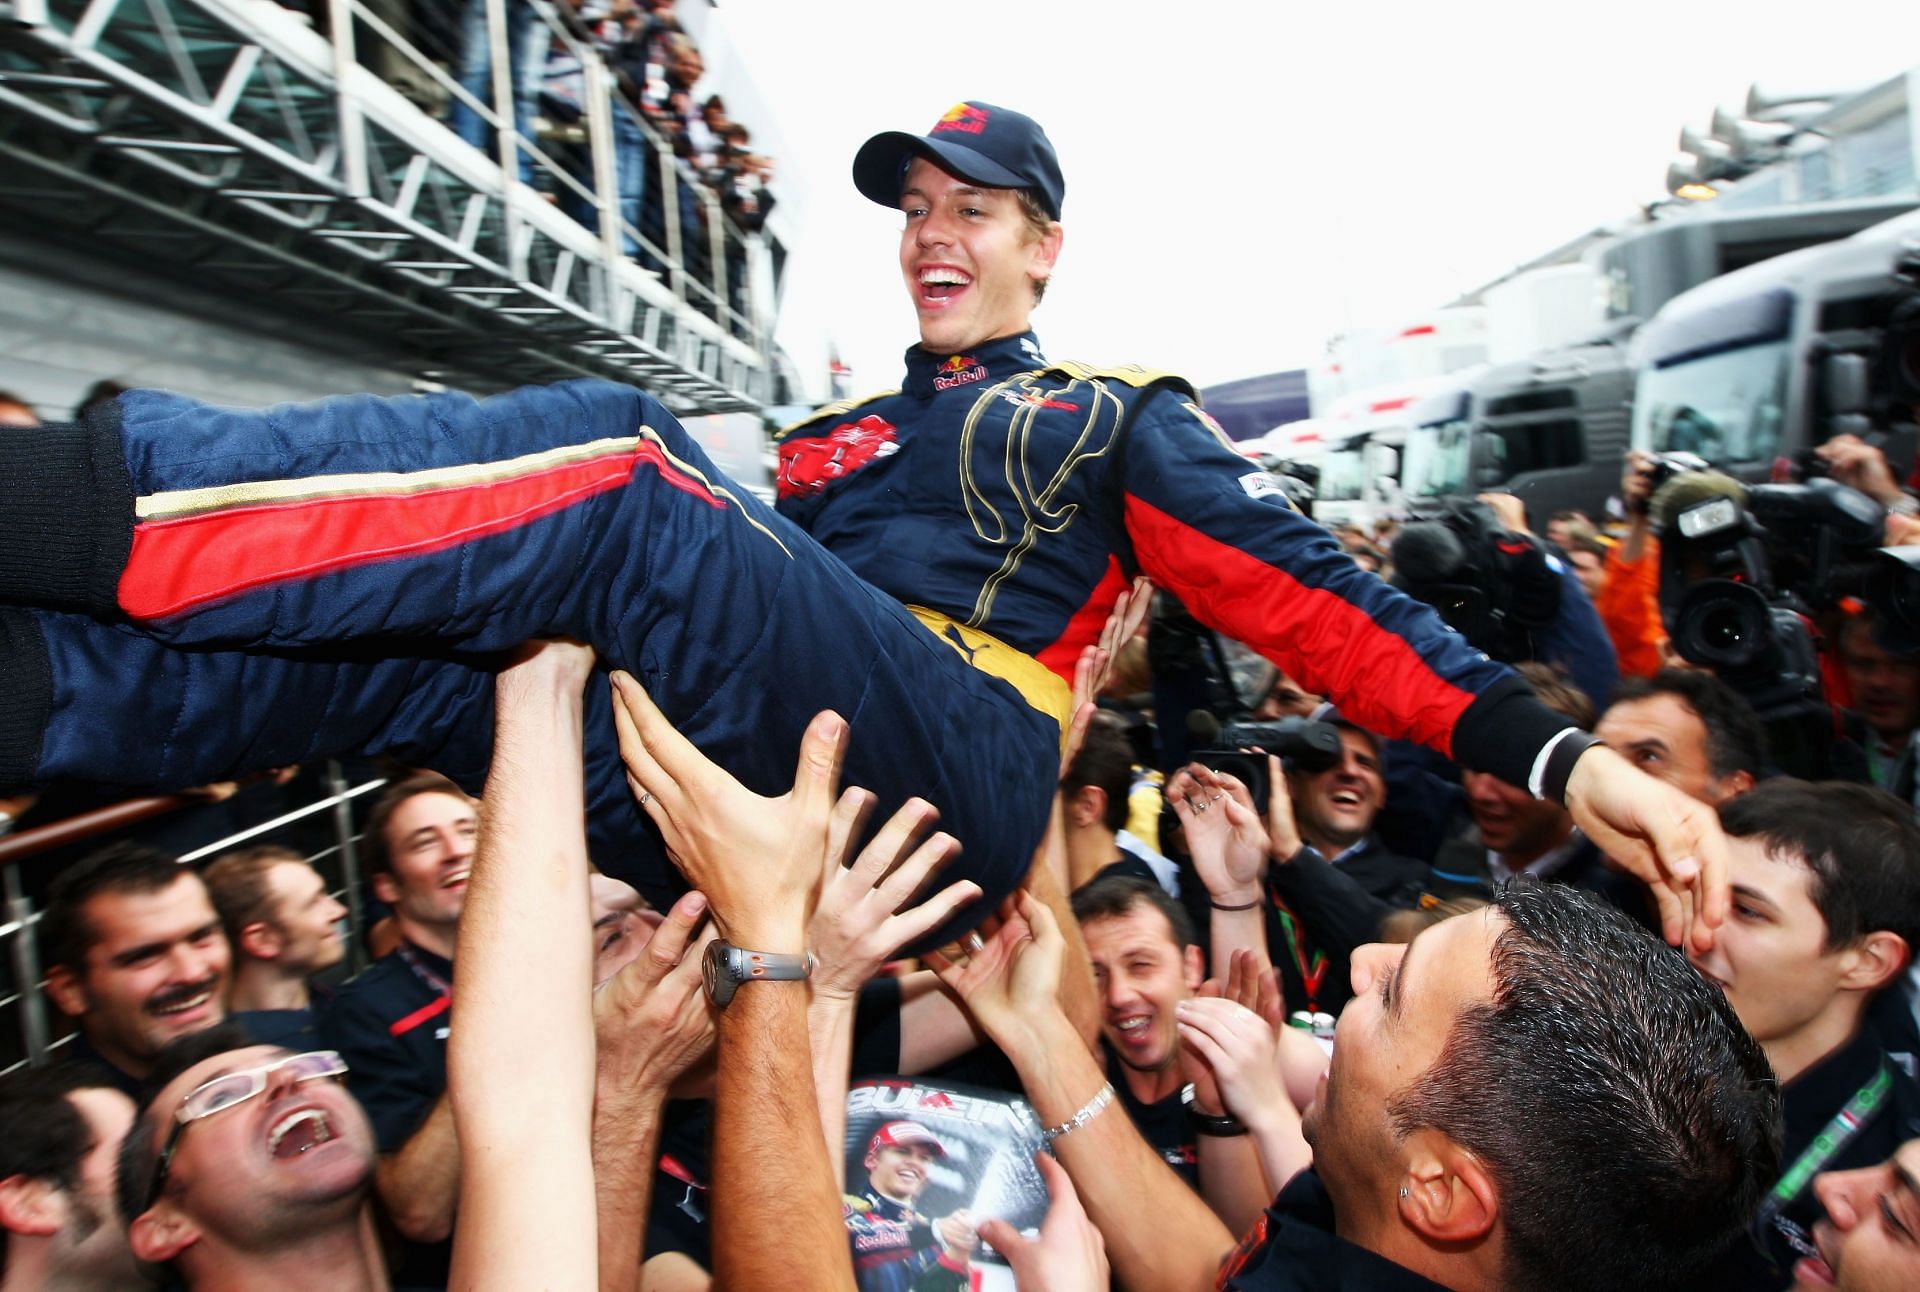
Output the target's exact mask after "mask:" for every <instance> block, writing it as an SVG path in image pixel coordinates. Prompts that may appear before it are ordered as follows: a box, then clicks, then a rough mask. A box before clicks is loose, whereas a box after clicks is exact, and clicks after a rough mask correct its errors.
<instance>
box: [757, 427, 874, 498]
mask: <svg viewBox="0 0 1920 1292" xmlns="http://www.w3.org/2000/svg"><path fill="white" fill-rule="evenodd" d="M899 441H900V432H899V430H898V429H897V428H896V427H895V426H894V425H893V423H892V422H889V421H886V420H884V419H882V418H879V417H874V416H871V415H869V416H867V417H863V418H861V419H860V420H859V421H857V422H847V423H845V424H844V425H841V426H836V427H834V428H833V429H832V430H831V431H829V432H827V433H826V434H825V435H822V436H818V437H816V438H813V439H806V440H800V441H798V442H797V443H793V444H789V445H786V446H784V447H783V448H782V449H781V450H780V481H779V490H780V496H781V497H782V498H807V497H811V496H812V495H814V494H817V493H819V492H820V491H821V490H822V489H825V488H826V487H827V486H828V485H830V484H832V483H833V482H834V481H835V480H842V479H845V478H846V477H847V476H850V475H852V474H853V473H854V472H855V471H858V470H859V469H860V468H861V467H863V466H865V465H867V463H869V462H871V461H873V460H874V459H875V458H884V457H891V456H892V455H893V454H895V453H898V452H899V451H900V442H899Z"/></svg>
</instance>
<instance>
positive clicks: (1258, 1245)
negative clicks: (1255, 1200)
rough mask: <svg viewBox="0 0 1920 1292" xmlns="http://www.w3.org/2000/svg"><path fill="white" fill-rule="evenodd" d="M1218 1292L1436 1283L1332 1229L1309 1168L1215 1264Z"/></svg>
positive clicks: (1369, 1290) (1356, 1289)
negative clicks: (1217, 1266)
mask: <svg viewBox="0 0 1920 1292" xmlns="http://www.w3.org/2000/svg"><path fill="white" fill-rule="evenodd" d="M1217 1286H1218V1287H1219V1288H1220V1289H1221V1292H1427V1290H1428V1289H1437V1288H1439V1286H1440V1285H1439V1284H1438V1283H1435V1282H1432V1281H1431V1280H1429V1279H1426V1278H1423V1277H1422V1276H1420V1275H1418V1274H1415V1273H1414V1272H1413V1271H1412V1270H1410V1269H1407V1268H1406V1267H1405V1266H1403V1265H1396V1264H1394V1263H1393V1262H1392V1261H1390V1260H1388V1259H1387V1258H1386V1257H1384V1256H1376V1255H1375V1254H1374V1253H1372V1252H1370V1251H1368V1250H1367V1249H1366V1248H1364V1247H1359V1246H1356V1245H1355V1244H1353V1243H1350V1242H1348V1241H1347V1240H1346V1239H1344V1238H1342V1237H1340V1236H1339V1235H1338V1234H1337V1233H1335V1232H1334V1216H1333V1201H1332V1199H1330V1198H1329V1197H1328V1196H1327V1188H1326V1186H1325V1185H1324V1184H1322V1183H1321V1182H1320V1177H1319V1176H1318V1175H1317V1174H1315V1172H1314V1171H1313V1170H1312V1168H1308V1169H1307V1170H1305V1171H1302V1172H1300V1174H1298V1175H1296V1176H1294V1177H1293V1179H1292V1180H1290V1181H1289V1182H1288V1183H1287V1187H1286V1188H1284V1189H1282V1190H1281V1191H1280V1196H1279V1197H1277V1198H1275V1199H1274V1200H1273V1205H1272V1206H1271V1207H1269V1208H1267V1210H1266V1213H1265V1214H1264V1215H1262V1216H1261V1217H1260V1220H1259V1222H1258V1223H1257V1224H1255V1225H1254V1227H1253V1229H1252V1231H1251V1232H1249V1233H1248V1234H1247V1236H1246V1237H1245V1238H1243V1239H1241V1241H1240V1245H1239V1247H1237V1248H1236V1249H1235V1250H1234V1252H1233V1254H1232V1255H1231V1256H1229V1257H1228V1258H1227V1262H1226V1264H1225V1265H1223V1266H1221V1268H1220V1280H1219V1283H1218V1284H1217Z"/></svg>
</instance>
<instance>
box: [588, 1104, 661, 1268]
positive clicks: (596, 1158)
mask: <svg viewBox="0 0 1920 1292" xmlns="http://www.w3.org/2000/svg"><path fill="white" fill-rule="evenodd" d="M665 1101H666V1096H665V1095H664V1094H649V1093H647V1092H644V1091H635V1092H632V1093H630V1094H629V1093H626V1092H616V1091H608V1090H605V1089H603V1090H601V1092H600V1094H599V1097H598V1098H596V1099H595V1101H594V1124H593V1194H594V1209H595V1212H596V1214H597V1216H598V1218H599V1226H598V1230H599V1235H598V1236H599V1250H600V1292H637V1289H638V1288H639V1287H640V1266H641V1265H642V1264H643V1263H644V1262H645V1260H646V1234H647V1208H648V1207H649V1206H651V1205H652V1203H653V1164H654V1159H655V1158H656V1157H657V1156H659V1152H660V1110H661V1107H662V1105H663V1104H664V1103H665Z"/></svg>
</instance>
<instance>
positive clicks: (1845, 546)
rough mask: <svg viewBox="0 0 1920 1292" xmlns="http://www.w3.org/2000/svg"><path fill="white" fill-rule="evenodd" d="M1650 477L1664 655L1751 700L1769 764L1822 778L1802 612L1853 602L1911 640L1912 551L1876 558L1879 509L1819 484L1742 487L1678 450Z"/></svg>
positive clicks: (1816, 669) (1816, 696) (1825, 739)
mask: <svg viewBox="0 0 1920 1292" xmlns="http://www.w3.org/2000/svg"><path fill="white" fill-rule="evenodd" d="M1810 461H1811V460H1810ZM1654 474H1655V477H1656V479H1659V480H1660V481H1661V484H1660V485H1659V488H1658V491H1657V493H1655V495H1654V496H1653V499H1652V506H1651V512H1652V514H1653V516H1654V520H1655V526H1656V528H1657V529H1658V531H1659V533H1660V614H1661V618H1662V619H1663V620H1664V621H1665V623H1666V626H1667V632H1668V635H1669V637H1670V638H1671V639H1672V641H1673V647H1674V650H1675V651H1677V652H1678V653H1679V654H1680V656H1681V658H1683V659H1685V660H1687V661H1689V662H1690V663H1694V664H1698V665H1700V666H1702V667H1705V668H1710V669H1712V670H1713V671H1714V673H1715V674H1717V675H1718V676H1719V677H1720V678H1721V680H1723V681H1725V682H1726V683H1727V684H1728V685H1730V686H1732V687H1733V688H1734V689H1735V690H1737V691H1739V692H1740V693H1741V694H1742V695H1744V696H1745V697H1746V698H1747V700H1748V701H1749V702H1751V703H1752V704H1753V706H1754V708H1755V709H1756V710H1757V711H1758V712H1759V714H1760V717H1761V719H1762V721H1763V722H1765V723H1766V724H1767V728H1768V733H1769V736H1770V737H1771V739H1772V743H1773V745H1774V755H1775V760H1776V761H1777V762H1779V763H1780V764H1781V766H1782V768H1783V770H1787V771H1791V772H1794V773H1795V774H1799V775H1811V776H1816V777H1818V776H1825V775H1829V774H1831V773H1830V766H1829V764H1828V761H1827V748H1828V746H1829V745H1830V743H1831V734H1832V722H1831V715H1830V713H1829V711H1828V708H1827V705H1826V703H1825V699H1824V695H1823V690H1822V686H1821V673H1820V660H1819V654H1818V652H1817V650H1816V649H1815V646H1814V638H1813V631H1812V629H1811V626H1810V616H1811V615H1812V614H1813V613H1814V612H1815V611H1817V610H1820V609H1822V608H1824V607H1827V606H1829V605H1832V604H1833V603H1834V602H1835V601H1837V600H1839V599H1840V598H1841V597H1843V596H1859V597H1863V598H1864V599H1865V600H1867V602H1868V603H1869V604H1871V605H1872V606H1874V608H1875V609H1876V610H1878V611H1879V613H1880V619H1881V622H1882V629H1883V633H1882V635H1883V637H1886V638H1889V639H1890V640H1889V641H1888V643H1887V644H1888V646H1889V648H1890V649H1894V648H1896V647H1898V646H1899V644H1900V643H1901V642H1902V641H1905V642H1906V643H1908V645H1907V649H1912V648H1914V647H1915V646H1920V550H1913V549H1903V550H1904V551H1905V552H1906V553H1907V555H1905V556H1903V555H1902V554H1901V551H1899V550H1897V551H1893V552H1888V551H1883V550H1881V549H1880V547H1879V544H1880V541H1881V538H1882V535H1883V533H1884V530H1885V525H1886V513H1885V511H1884V510H1883V509H1882V508H1881V506H1880V505H1879V504H1878V503H1876V502H1874V501H1873V500H1872V499H1870V498H1868V497H1867V496H1866V495H1865V494H1862V493H1860V492H1859V491H1858V490H1855V489H1850V488H1848V487H1847V486H1845V485H1843V484H1840V483H1839V482H1838V481H1836V480H1833V479H1831V478H1827V477H1825V476H1821V475H1812V473H1811V472H1809V474H1810V475H1812V478H1809V479H1806V480H1803V481H1802V482H1800V483H1792V484H1762V485H1742V484H1741V483H1740V482H1739V481H1736V480H1734V479H1732V478H1731V477H1728V476H1725V475H1722V474H1720V473H1719V472H1717V471H1713V470H1710V469H1707V468H1706V467H1705V464H1704V463H1702V462H1701V461H1700V459H1698V458H1695V457H1693V456H1692V455H1691V454H1666V455H1662V456H1661V457H1660V458H1657V459H1656V460H1655V465H1654Z"/></svg>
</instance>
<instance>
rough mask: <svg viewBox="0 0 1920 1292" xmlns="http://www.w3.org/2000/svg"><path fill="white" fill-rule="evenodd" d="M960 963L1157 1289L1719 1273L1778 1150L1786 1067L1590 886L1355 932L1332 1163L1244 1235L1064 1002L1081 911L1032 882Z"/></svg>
mask: <svg viewBox="0 0 1920 1292" xmlns="http://www.w3.org/2000/svg"><path fill="white" fill-rule="evenodd" d="M995 937H996V938H997V939H1000V940H1001V941H1002V942H1003V944H1004V945H1000V946H996V947H995V948H994V949H993V950H992V951H991V952H989V953H988V954H987V955H985V956H982V957H976V958H977V959H980V960H982V961H984V962H986V963H989V964H991V965H993V966H994V967H993V968H992V969H979V970H976V969H974V968H973V967H972V966H948V967H947V968H946V969H945V970H943V973H944V976H945V977H946V978H947V981H948V982H949V983H950V984H951V985H952V986H954V988H955V989H956V990H958V991H960V992H962V993H963V995H964V996H965V997H966V999H967V1001H968V1004H969V1007H970V1008H971V1009H972V1010H973V1012H974V1017H975V1020H976V1021H977V1022H978V1023H979V1024H980V1025H981V1026H982V1027H984V1028H985V1029H986V1031H987V1032H988V1034H989V1035H990V1036H991V1037H992V1038H993V1040H994V1041H995V1042H996V1043H997V1044H999V1046H1000V1047H1001V1048H1002V1049H1003V1050H1005V1051H1006V1053H1007V1054H1008V1056H1009V1057H1010V1058H1011V1059H1012V1060H1013V1062H1014V1064H1015V1066H1016V1067H1017V1068H1018V1069H1019V1072H1020V1077H1021V1081H1022V1084H1023V1085H1024V1086H1025V1088H1026V1092H1027V1097H1028V1099H1029V1101H1030V1102H1031V1103H1032V1104H1033V1107H1034V1112H1035V1114H1036V1115H1037V1117H1038V1118H1039V1121H1040V1123H1041V1125H1043V1126H1047V1127H1051V1128H1054V1129H1053V1130H1051V1131H1050V1132H1049V1136H1050V1138H1051V1141H1052V1147H1053V1151H1054V1153H1055V1155H1056V1156H1057V1157H1058V1159H1059V1160H1060V1162H1061V1163H1062V1164H1063V1165H1064V1166H1065V1167H1066V1169H1067V1172H1068V1174H1069V1175H1070V1176H1071V1177H1072V1179H1073V1183H1074V1186H1075V1187H1076V1189H1077V1190H1078V1192H1079V1195H1080V1199H1081V1201H1082V1202H1083V1203H1084V1204H1085V1206H1086V1209H1087V1212H1088V1214H1089V1215H1090V1216H1091V1217H1092V1219H1093V1221H1094V1223H1095V1224H1096V1225H1097V1226H1098V1227H1099V1229H1100V1232H1101V1235H1102V1236H1103V1237H1104V1239H1105V1242H1106V1249H1107V1255H1108V1257H1109V1259H1110V1260H1111V1261H1112V1263H1113V1272H1114V1275H1115V1277H1116V1281H1117V1282H1119V1283H1122V1284H1124V1285H1126V1286H1128V1287H1139V1288H1153V1289H1155V1290H1156V1292H1200V1290H1201V1289H1209V1288H1216V1287H1217V1288H1222V1289H1229V1290H1230V1292H1269V1290H1277V1289H1286V1288H1308V1287H1315V1288H1318V1287H1353V1288H1362V1287H1364V1288H1368V1289H1401V1288H1406V1289H1415V1288H1418V1289H1429V1288H1434V1287H1447V1288H1454V1289H1495V1288H1516V1289H1555V1290H1556V1292H1617V1289H1620V1288H1626V1287H1632V1288H1636V1289H1668V1288H1686V1287H1691V1286H1694V1285H1695V1284H1696V1283H1697V1281H1698V1280H1699V1279H1700V1277H1701V1275H1702V1274H1703V1273H1704V1272H1705V1271H1706V1269H1707V1268H1708V1267H1709V1265H1710V1264H1711V1262H1712V1261H1713V1260H1714V1259H1715V1258H1717V1257H1718V1256H1719V1255H1720V1253H1721V1252H1722V1251H1724V1250H1725V1249H1726V1247H1727V1246H1728V1244H1729V1243H1731V1242H1733V1241H1735V1240H1736V1239H1737V1238H1738V1237H1739V1235H1740V1234H1741V1232H1742V1228H1743V1226H1744V1225H1745V1223H1746V1221H1747V1219H1748V1218H1749V1217H1750V1216H1751V1215H1752V1214H1753V1211H1754V1209H1755V1207H1756V1206H1758V1205H1759V1202H1760V1199H1761V1195H1762V1191H1763V1190H1764V1189H1765V1187H1766V1183H1767V1182H1768V1181H1770V1180H1772V1179H1773V1178H1774V1176H1775V1174H1776V1173H1777V1170H1778V1164H1779V1141H1778V1121H1779V1107H1780V1105H1779V1090H1778V1086H1777V1084H1776V1083H1775V1081H1774V1079H1773V1076H1772V1073H1771V1072H1770V1071H1769V1070H1768V1068H1767V1061H1766V1056H1765V1055H1764V1054H1763V1053H1762V1052H1761V1050H1760V1048H1759V1047H1758V1046H1757V1045H1756V1044H1755V1043H1754V1042H1753V1040H1752V1039H1751V1038H1750V1037H1749V1036H1748V1035H1747V1034H1746V1032H1745V1031H1744V1030H1743V1029H1742V1028H1741V1026H1740V1023H1739V1020H1738V1019H1737V1018H1735V1017H1734V1014H1733V1011H1732V1009H1730V1008H1729V1007H1728V1005H1727V1002H1726V1000H1725V998H1723V997H1722V996H1721V994H1720V993H1719V992H1717V991H1715V990H1713V988H1712V987H1711V985H1710V984H1708V983H1706V982H1705V981H1703V980H1702V979H1701V978H1700V976H1699V975H1698V974H1696V973H1695V972H1693V970H1692V969H1691V968H1690V967H1689V966H1688V965H1687V962H1686V961H1685V959H1684V958H1683V957H1682V956H1680V955H1679V954H1678V953H1677V952H1675V951H1673V950H1672V949H1670V948H1668V947H1665V946H1662V945H1661V944H1660V943H1659V942H1658V941H1656V940H1655V939H1653V938H1652V937H1650V936H1649V935H1648V934H1647V933H1646V932H1645V931H1644V930H1642V929H1640V928H1638V927H1636V926H1635V925H1634V924H1633V923H1632V922H1631V921H1630V920H1628V919H1627V918H1626V917H1625V916H1623V915H1622V914H1620V913H1619V912H1618V911H1615V910H1613V909H1611V908H1609V907H1607V906H1605V905H1604V904H1603V903H1600V902H1598V901H1596V900H1595V899H1594V898H1593V897H1592V896H1591V895H1590V894H1587V893H1583V892H1581V891H1579V890H1577V889H1573V888H1569V887H1567V886H1565V885H1561V884H1541V883H1537V882H1533V881H1526V880H1523V881H1520V882H1517V883H1515V884H1513V885H1511V886H1509V887H1508V888H1507V889H1505V890H1504V891H1502V892H1501V893H1500V895H1499V896H1498V898H1497V899H1496V900H1495V902H1494V904H1493V905H1492V906H1491V907H1489V908H1486V909H1484V910H1479V911H1474V912H1471V913H1469V914H1466V915H1460V916H1456V917H1454V918H1453V919H1450V920H1446V921H1444V922H1442V923H1440V924H1437V925H1434V926H1433V927H1432V928H1429V929H1427V930H1426V931H1425V932H1423V933H1421V934H1420V935H1419V936H1417V937H1416V938H1415V939H1414V940H1413V942H1412V943H1411V944H1409V945H1408V946H1407V947H1406V948H1404V950H1403V949H1401V948H1389V947H1370V948H1367V949H1366V950H1365V952H1364V953H1363V954H1361V955H1358V956H1356V958H1355V964H1354V991H1355V995H1354V1000H1353V1003H1352V1004H1351V1005H1349V1006H1348V1007H1347V1009H1346V1011H1345V1012H1344V1013H1343V1014H1342V1015H1341V1017H1340V1024H1339V1030H1338V1033H1337V1035H1336V1039H1335V1043H1334V1048H1333V1059H1332V1064H1331V1066H1330V1068H1329V1069H1328V1071H1327V1074H1326V1079H1325V1083H1324V1084H1323V1085H1322V1086H1321V1087H1320V1089H1319V1094H1318V1095H1317V1097H1316V1098H1315V1099H1314V1101H1313V1102H1312V1103H1311V1104H1310V1105H1309V1106H1308V1108H1307V1110H1306V1117H1305V1120H1306V1127H1305V1129H1306V1133H1307V1138H1308V1140H1309V1142H1310V1143H1311V1144H1312V1146H1313V1154H1314V1157H1313V1166H1312V1167H1311V1168H1309V1169H1307V1170H1305V1171H1302V1172H1301V1173H1299V1174H1298V1175H1296V1176H1295V1177H1294V1178H1293V1179H1292V1180H1291V1181H1290V1182H1286V1183H1285V1184H1284V1187H1283V1188H1282V1190H1281V1193H1280V1196H1279V1197H1278V1198H1277V1199H1275V1201H1274V1203H1273V1205H1272V1206H1271V1207H1270V1208H1269V1209H1268V1211H1267V1213H1266V1215H1265V1217H1264V1218H1263V1219H1262V1220H1261V1222H1260V1223H1259V1224H1258V1225H1256V1226H1255V1227H1254V1229H1253V1230H1252V1232H1250V1233H1249V1234H1247V1235H1246V1237H1245V1238H1244V1239H1242V1240H1241V1242H1240V1243H1239V1245H1238V1246H1237V1247H1235V1245H1234V1240H1233V1237H1232V1235H1231V1234H1229V1233H1228V1231H1227V1230H1226V1229H1225V1228H1224V1227H1223V1226H1222V1225H1221V1224H1220V1223H1219V1222H1218V1221H1216V1220H1215V1219H1214V1218H1213V1217H1212V1216H1211V1215H1210V1214H1209V1213H1208V1212H1207V1211H1206V1210H1205V1208H1204V1207H1202V1206H1200V1205H1199V1204H1198V1202H1197V1201H1196V1200H1193V1199H1191V1198H1190V1197H1189V1196H1187V1195H1186V1191H1185V1190H1183V1189H1181V1188H1179V1187H1178V1185H1177V1184H1176V1182H1175V1180H1174V1177H1173V1176H1172V1175H1171V1174H1170V1173H1169V1172H1168V1171H1167V1170H1166V1169H1165V1167H1164V1165H1163V1164H1162V1163H1161V1162H1160V1160H1159V1158H1158V1155H1157V1154H1155V1153H1153V1152H1152V1150H1151V1149H1150V1148H1149V1147H1148V1146H1147V1144H1146V1143H1145V1141H1144V1140H1142V1139H1141V1138H1140V1136H1139V1134H1138V1132H1137V1131H1135V1130H1134V1129H1133V1128H1132V1126H1131V1125H1130V1124H1129V1123H1128V1122H1127V1121H1126V1119H1125V1118H1116V1117H1113V1116H1112V1115H1111V1114H1110V1113H1107V1112H1104V1111H1103V1110H1104V1109H1105V1106H1106V1102H1107V1098H1108V1096H1107V1094H1106V1092H1105V1091H1104V1090H1103V1088H1102V1085H1101V1074H1100V1071H1099V1069H1098V1067H1097V1065H1096V1064H1095V1062H1094V1060H1093V1059H1092V1057H1091V1056H1089V1055H1088V1054H1087V1053H1086V1050H1085V1049H1084V1048H1083V1047H1081V1046H1078V1045H1073V1044H1070V1043H1069V1038H1070V1036H1071V1032H1070V1029H1069V1028H1068V1027H1067V1025H1066V1023H1065V1020H1064V1018H1063V1017H1061V1016H1060V1014H1059V1011H1058V1009H1057V1008H1056V1007H1050V1006H1049V1005H1048V1004H1047V997H1046V995H1045V993H1046V991H1047V990H1048V988H1049V986H1050V981H1049V980H1050V977H1051V975H1052V971H1053V966H1054V965H1056V964H1057V963H1058V959H1059V933H1058V930H1057V929H1056V928H1055V927H1054V926H1053V923H1052V921H1051V919H1050V917H1048V916H1047V914H1046V912H1045V911H1044V910H1043V909H1039V908H1037V907H1029V908H1025V909H1024V910H1023V913H1022V917H1021V918H1020V919H1018V920H1010V921H1008V922H1007V923H1006V924H1004V925H1003V926H1002V928H1001V929H1000V930H999V931H998V932H997V933H996V934H995Z"/></svg>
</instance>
